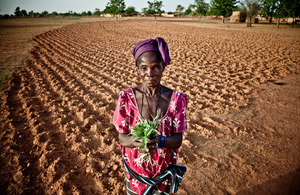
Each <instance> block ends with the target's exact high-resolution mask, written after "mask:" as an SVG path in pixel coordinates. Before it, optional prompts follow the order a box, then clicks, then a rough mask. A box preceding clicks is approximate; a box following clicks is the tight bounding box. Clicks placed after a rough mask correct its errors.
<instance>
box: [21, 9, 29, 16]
mask: <svg viewBox="0 0 300 195" xmlns="http://www.w3.org/2000/svg"><path fill="white" fill-rule="evenodd" d="M21 16H22V17H26V16H28V14H27V11H26V10H24V9H22V10H21Z"/></svg>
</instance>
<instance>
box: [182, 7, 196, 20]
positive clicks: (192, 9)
mask: <svg viewBox="0 0 300 195" xmlns="http://www.w3.org/2000/svg"><path fill="white" fill-rule="evenodd" d="M195 8H196V5H194V4H190V5H189V6H188V8H187V9H186V10H185V12H184V14H185V15H191V16H192V18H193V16H194V14H195Z"/></svg>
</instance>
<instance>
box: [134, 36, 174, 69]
mask: <svg viewBox="0 0 300 195" xmlns="http://www.w3.org/2000/svg"><path fill="white" fill-rule="evenodd" d="M147 51H155V52H158V53H160V55H161V57H162V59H163V61H164V63H165V66H167V65H168V64H170V61H171V59H170V56H169V49H168V44H167V43H166V41H165V40H164V39H163V38H160V37H157V38H155V39H146V40H143V41H140V42H138V43H137V44H136V45H135V46H134V47H133V49H132V51H131V53H132V55H133V56H134V60H135V64H136V65H137V59H138V58H139V56H140V55H142V54H143V53H145V52H147Z"/></svg>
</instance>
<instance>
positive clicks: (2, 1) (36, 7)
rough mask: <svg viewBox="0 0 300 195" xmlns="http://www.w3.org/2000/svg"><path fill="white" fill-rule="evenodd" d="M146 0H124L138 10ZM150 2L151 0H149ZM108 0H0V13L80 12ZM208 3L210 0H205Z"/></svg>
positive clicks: (171, 2) (169, 2) (175, 0)
mask: <svg viewBox="0 0 300 195" xmlns="http://www.w3.org/2000/svg"><path fill="white" fill-rule="evenodd" d="M147 1H148V0H125V5H126V7H129V6H133V7H135V9H136V10H137V11H139V12H141V11H142V8H144V7H148V4H147ZM150 1H151V2H152V1H153V0H150ZM162 1H163V5H164V6H163V7H162V10H164V11H166V12H169V11H172V12H174V11H175V10H176V7H177V5H179V4H180V5H182V6H183V7H185V8H187V7H188V6H189V5H190V4H192V3H194V0H162ZM108 2H109V0H0V14H1V15H4V14H13V13H14V11H15V9H16V7H20V8H21V10H22V9H24V10H26V11H27V12H29V11H31V10H33V11H34V12H42V11H45V10H46V11H48V12H50V13H51V12H53V11H56V12H58V13H66V12H68V11H73V12H77V13H81V12H83V11H92V12H93V11H94V10H95V8H99V9H100V10H101V11H102V10H104V8H105V6H106V4H107V3H108ZM205 2H207V3H209V2H210V0H205Z"/></svg>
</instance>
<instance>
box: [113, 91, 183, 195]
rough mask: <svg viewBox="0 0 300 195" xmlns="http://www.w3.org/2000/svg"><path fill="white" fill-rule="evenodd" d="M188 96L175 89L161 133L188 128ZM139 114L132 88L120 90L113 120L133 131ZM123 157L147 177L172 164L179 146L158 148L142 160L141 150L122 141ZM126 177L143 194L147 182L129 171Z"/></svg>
mask: <svg viewBox="0 0 300 195" xmlns="http://www.w3.org/2000/svg"><path fill="white" fill-rule="evenodd" d="M187 104H188V98H187V95H186V94H183V93H180V92H178V91H173V94H172V97H171V100H170V104H169V107H168V110H167V112H166V114H165V115H164V116H163V118H162V119H161V120H164V119H165V120H164V122H163V123H162V126H161V128H160V129H159V134H161V135H164V136H166V137H168V136H170V135H172V133H182V132H184V131H185V130H186V129H187V121H186V109H187ZM139 115H140V113H139V110H138V106H137V101H136V99H135V96H134V92H133V90H132V88H129V89H125V90H123V91H121V92H120V96H119V100H118V104H117V106H116V110H115V113H114V117H113V124H114V126H115V127H116V129H117V130H118V131H119V132H120V133H126V134H128V133H130V132H131V129H130V127H131V126H135V125H136V124H137V123H138V122H140V120H139V118H138V116H139ZM120 148H121V151H122V155H123V158H124V159H125V162H126V163H127V164H128V166H129V167H130V168H131V169H132V170H133V171H134V172H136V173H137V174H139V175H142V176H145V177H151V178H153V177H155V176H156V175H159V174H160V173H162V172H163V171H164V169H166V168H167V167H168V165H170V164H175V163H176V162H177V158H178V148H176V149H165V148H162V149H157V152H156V153H155V154H154V155H152V160H151V161H150V162H149V163H147V162H145V161H142V160H140V159H139V158H138V157H139V155H140V152H139V151H138V150H136V149H135V148H127V147H125V146H122V145H120ZM127 177H128V179H129V182H130V188H131V189H132V190H133V191H135V192H136V193H138V194H142V193H143V192H144V190H145V187H146V185H145V184H142V183H139V182H138V181H137V180H135V179H133V178H132V177H131V176H130V175H129V174H128V173H127ZM165 184H166V183H163V184H161V185H158V190H160V191H165V188H166V185H165Z"/></svg>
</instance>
